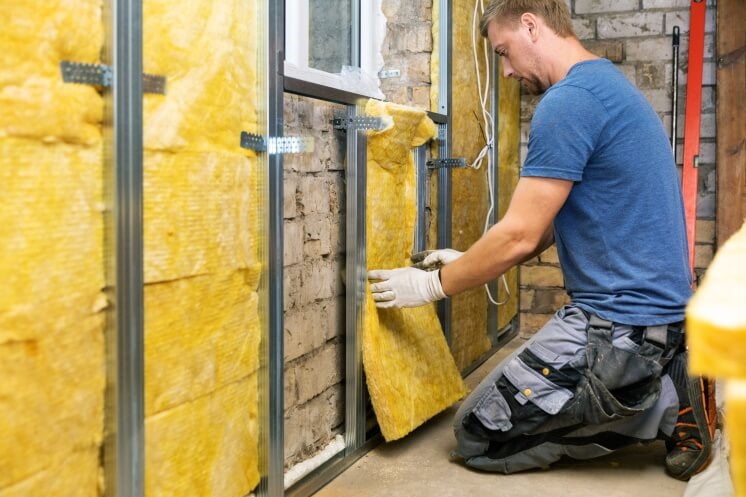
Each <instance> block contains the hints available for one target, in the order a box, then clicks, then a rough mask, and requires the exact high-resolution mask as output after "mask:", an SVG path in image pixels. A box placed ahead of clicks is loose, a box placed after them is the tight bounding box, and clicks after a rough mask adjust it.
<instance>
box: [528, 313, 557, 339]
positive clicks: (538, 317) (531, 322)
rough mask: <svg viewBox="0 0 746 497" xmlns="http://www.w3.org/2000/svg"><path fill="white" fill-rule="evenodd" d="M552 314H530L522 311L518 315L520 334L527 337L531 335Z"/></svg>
mask: <svg viewBox="0 0 746 497" xmlns="http://www.w3.org/2000/svg"><path fill="white" fill-rule="evenodd" d="M552 315H553V314H530V313H526V312H522V313H521V316H520V319H521V326H520V336H521V337H524V338H528V337H530V336H531V335H534V334H535V333H536V332H537V331H539V330H540V329H541V327H542V326H544V325H545V324H546V323H547V321H549V320H550V319H551V318H552Z"/></svg>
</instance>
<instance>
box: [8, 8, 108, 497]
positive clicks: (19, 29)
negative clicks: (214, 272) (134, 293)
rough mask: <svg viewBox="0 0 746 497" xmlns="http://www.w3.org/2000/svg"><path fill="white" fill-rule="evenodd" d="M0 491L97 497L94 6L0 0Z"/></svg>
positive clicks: (100, 397) (102, 303)
mask: <svg viewBox="0 0 746 497" xmlns="http://www.w3.org/2000/svg"><path fill="white" fill-rule="evenodd" d="M0 10H2V12H3V21H2V28H1V29H0V199H2V204H1V206H0V247H2V251H1V252H0V276H1V277H2V289H0V495H3V496H4V497H26V496H31V495H50V496H63V495H64V496H86V497H88V496H90V497H95V496H97V495H99V492H100V489H101V483H102V481H101V478H102V476H101V475H102V472H101V470H100V464H99V456H100V446H101V440H102V437H103V407H104V385H105V378H104V333H103V332H104V315H103V309H104V308H105V307H106V299H105V297H104V295H103V293H102V289H103V288H104V285H105V283H104V254H103V240H104V233H103V208H104V206H103V193H102V191H103V188H102V182H103V178H104V172H103V168H102V144H101V115H102V102H103V100H102V98H101V96H100V95H99V93H98V92H97V91H96V89H95V88H92V87H89V86H83V85H71V84H66V83H63V82H62V77H61V75H60V68H59V63H60V61H61V60H73V61H80V62H89V63H93V62H98V57H99V54H100V52H101V40H102V20H101V3H100V2H99V1H86V0H75V1H66V2H61V1H24V2H17V1H9V0H0Z"/></svg>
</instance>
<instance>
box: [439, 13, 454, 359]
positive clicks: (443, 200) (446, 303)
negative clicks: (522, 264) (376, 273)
mask: <svg viewBox="0 0 746 497" xmlns="http://www.w3.org/2000/svg"><path fill="white" fill-rule="evenodd" d="M438 1H439V2H440V26H439V27H438V29H439V33H440V45H439V46H440V48H439V50H440V51H439V57H440V79H439V85H440V88H438V110H439V111H440V113H441V114H445V115H446V116H447V119H446V121H447V122H446V124H441V125H439V127H440V128H441V129H440V130H439V131H440V133H439V136H440V137H441V140H440V145H439V149H438V154H439V156H440V157H443V158H445V157H450V156H451V123H452V118H451V99H450V95H451V44H452V40H451V34H452V30H451V22H450V19H451V0H438ZM451 202H452V198H451V169H450V168H447V167H444V168H441V169H439V170H438V248H449V247H450V246H451ZM438 317H440V323H441V325H442V326H443V333H444V334H445V337H446V340H447V341H448V343H449V344H450V343H451V301H450V299H445V300H441V301H440V302H438Z"/></svg>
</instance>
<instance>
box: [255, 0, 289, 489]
mask: <svg viewBox="0 0 746 497" xmlns="http://www.w3.org/2000/svg"><path fill="white" fill-rule="evenodd" d="M259 4H260V11H261V15H260V17H259V19H266V20H267V22H266V23H264V25H265V26H266V29H265V30H264V31H262V32H261V33H260V34H259V38H260V40H261V41H260V44H259V74H261V75H264V79H262V78H260V81H259V92H258V95H259V96H260V98H259V101H258V102H257V104H258V111H259V112H258V113H259V116H258V118H259V123H260V131H263V134H265V135H266V136H271V137H275V136H282V133H283V102H284V99H283V95H284V93H283V81H282V74H281V67H282V63H283V58H284V57H283V56H282V54H283V53H284V43H285V23H284V2H274V1H270V0H261V1H260V2H259ZM261 24H262V23H261V22H260V25H261ZM259 157H260V159H259V160H260V161H261V164H262V165H263V166H264V170H265V174H264V176H263V181H264V185H263V186H264V188H263V190H264V192H263V193H264V196H263V205H265V206H266V211H265V216H264V220H265V223H266V224H265V226H264V228H265V229H263V230H262V232H263V233H265V234H266V238H265V241H264V244H263V247H262V249H263V260H264V261H265V262H266V264H267V267H266V269H265V271H264V274H263V276H264V277H263V278H262V288H261V299H262V300H261V304H262V307H261V308H262V309H266V310H267V313H266V319H265V322H264V327H263V329H264V335H263V337H262V342H261V343H262V347H261V356H260V364H261V369H260V372H261V374H260V382H259V413H260V427H259V433H260V440H259V468H260V473H261V475H262V479H261V482H260V484H259V489H258V493H259V495H261V496H264V497H282V496H283V495H284V492H285V486H284V459H285V454H284V428H285V426H284V416H283V409H284V398H283V397H284V380H285V378H284V343H283V338H284V316H283V297H284V293H283V291H284V288H283V285H284V281H283V278H284V272H283V243H284V233H283V201H282V199H283V160H282V154H260V156H259Z"/></svg>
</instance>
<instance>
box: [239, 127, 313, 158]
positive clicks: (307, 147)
mask: <svg viewBox="0 0 746 497" xmlns="http://www.w3.org/2000/svg"><path fill="white" fill-rule="evenodd" d="M241 148H247V149H249V150H254V151H256V152H267V153H268V154H271V155H275V154H305V153H310V152H313V149H314V140H313V137H311V136H273V137H270V138H269V139H267V138H265V137H263V136H261V135H257V134H254V133H247V132H246V131H242V132H241Z"/></svg>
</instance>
